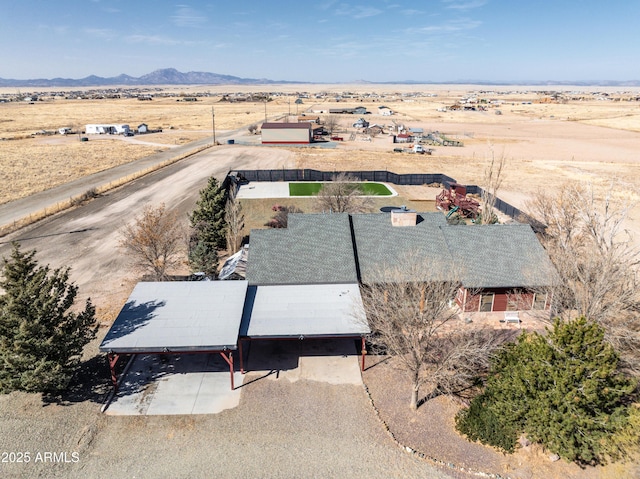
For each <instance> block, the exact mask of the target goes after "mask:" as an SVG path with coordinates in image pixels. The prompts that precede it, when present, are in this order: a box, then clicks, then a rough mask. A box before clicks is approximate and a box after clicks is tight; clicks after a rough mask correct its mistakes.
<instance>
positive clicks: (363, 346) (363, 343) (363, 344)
mask: <svg viewBox="0 0 640 479" xmlns="http://www.w3.org/2000/svg"><path fill="white" fill-rule="evenodd" d="M361 339H362V351H361V353H362V371H364V356H365V355H366V354H367V347H366V345H365V339H364V336H362V338H361Z"/></svg>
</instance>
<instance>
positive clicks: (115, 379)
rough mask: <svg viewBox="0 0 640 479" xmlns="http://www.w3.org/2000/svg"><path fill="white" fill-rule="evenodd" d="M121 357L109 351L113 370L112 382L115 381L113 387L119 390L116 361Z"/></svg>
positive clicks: (108, 357) (108, 358) (109, 359)
mask: <svg viewBox="0 0 640 479" xmlns="http://www.w3.org/2000/svg"><path fill="white" fill-rule="evenodd" d="M118 359H120V355H119V354H113V353H108V354H107V360H108V361H109V370H110V371H111V382H112V383H113V389H114V391H115V392H118V377H117V376H116V363H117V362H118Z"/></svg>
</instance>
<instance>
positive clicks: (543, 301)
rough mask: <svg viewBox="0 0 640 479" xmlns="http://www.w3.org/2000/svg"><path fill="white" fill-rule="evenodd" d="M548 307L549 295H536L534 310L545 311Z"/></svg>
mask: <svg viewBox="0 0 640 479" xmlns="http://www.w3.org/2000/svg"><path fill="white" fill-rule="evenodd" d="M546 306H547V293H536V294H535V296H534V297H533V309H545V307H546Z"/></svg>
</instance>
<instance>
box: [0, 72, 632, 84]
mask: <svg viewBox="0 0 640 479" xmlns="http://www.w3.org/2000/svg"><path fill="white" fill-rule="evenodd" d="M276 83H279V84H281V83H286V84H311V83H312V82H301V81H291V80H268V79H265V78H260V79H256V78H240V77H236V76H232V75H220V74H219V73H208V72H187V73H182V72H179V71H178V70H176V69H175V68H163V69H160V70H156V71H154V72H151V73H148V74H146V75H142V76H141V77H132V76H129V75H125V74H122V75H118V76H117V77H109V78H104V77H99V76H96V75H90V76H88V77H85V78H80V79H73V78H51V79H46V78H38V79H33V80H13V79H5V78H0V87H64V88H69V87H92V86H93V87H100V86H116V85H117V86H142V85H270V84H276ZM351 83H360V84H371V85H394V84H398V85H420V84H431V85H438V84H453V85H464V84H470V85H487V86H490V85H494V86H495V85H514V86H515V85H532V86H551V85H560V86H563V85H565V86H572V85H575V86H609V87H637V86H640V81H639V80H630V81H615V80H611V81H606V80H603V81H552V80H549V81H502V82H500V81H486V80H458V81H449V82H433V81H418V80H403V81H394V82H372V81H367V80H359V81H355V82H351Z"/></svg>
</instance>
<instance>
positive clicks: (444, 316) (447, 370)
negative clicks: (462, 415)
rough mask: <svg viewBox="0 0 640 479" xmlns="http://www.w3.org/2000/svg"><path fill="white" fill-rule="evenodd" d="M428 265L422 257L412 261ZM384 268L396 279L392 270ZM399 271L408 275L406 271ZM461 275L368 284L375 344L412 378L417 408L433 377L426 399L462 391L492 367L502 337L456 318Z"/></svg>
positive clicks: (367, 305)
mask: <svg viewBox="0 0 640 479" xmlns="http://www.w3.org/2000/svg"><path fill="white" fill-rule="evenodd" d="M420 266H422V267H428V265H424V264H421V263H419V262H416V263H414V265H413V267H416V268H418V267H420ZM385 274H386V275H387V276H388V277H389V279H390V281H392V280H393V278H394V276H395V275H394V274H393V271H387V272H385ZM397 277H404V278H406V277H407V276H406V272H405V273H403V274H402V275H397ZM458 288H459V283H458V282H457V281H456V280H438V281H432V282H410V281H407V280H398V281H392V282H387V283H382V284H374V285H363V286H362V288H361V291H362V300H363V305H364V315H365V316H366V318H367V321H368V324H369V327H370V328H371V331H372V335H371V337H370V342H371V344H372V346H373V348H374V350H375V349H377V348H380V350H382V351H384V352H386V353H387V354H389V355H390V356H391V357H392V358H393V360H394V361H395V362H396V364H397V365H398V366H399V367H400V369H401V370H403V371H404V372H406V373H407V374H408V375H409V376H410V378H411V383H412V391H411V401H410V407H411V408H412V409H417V408H418V405H419V398H420V388H421V387H422V386H423V385H424V384H425V383H427V382H428V383H429V384H430V386H431V391H430V393H429V394H428V395H426V397H425V399H424V400H426V399H428V398H430V397H434V396H436V395H438V394H451V393H456V392H461V391H463V390H464V389H466V388H468V387H470V386H471V385H472V384H473V383H474V381H475V380H476V379H477V378H478V375H479V374H481V373H483V372H485V371H487V370H488V367H489V358H490V356H491V354H492V353H493V351H494V350H495V348H496V347H497V346H498V344H499V343H500V341H499V336H498V335H497V333H495V332H493V331H489V330H485V329H481V328H476V326H475V325H467V324H464V323H462V322H461V321H460V322H458V321H457V313H456V311H455V310H454V309H453V308H452V307H451V301H452V300H453V298H454V297H455V295H456V293H457V291H458Z"/></svg>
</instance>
